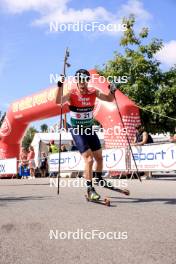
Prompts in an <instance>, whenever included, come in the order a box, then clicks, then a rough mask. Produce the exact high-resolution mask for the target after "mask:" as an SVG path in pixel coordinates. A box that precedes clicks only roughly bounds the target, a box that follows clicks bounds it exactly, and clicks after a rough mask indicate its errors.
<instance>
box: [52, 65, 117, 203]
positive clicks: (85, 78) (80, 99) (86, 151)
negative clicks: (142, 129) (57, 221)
mask: <svg viewBox="0 0 176 264" xmlns="http://www.w3.org/2000/svg"><path fill="white" fill-rule="evenodd" d="M61 80H62V81H59V82H58V92H57V98H56V103H57V104H59V103H60V102H61V94H62V90H61V89H63V81H64V76H62V77H61ZM75 80H76V83H77V87H76V88H75V89H71V90H70V91H69V92H68V93H67V94H66V95H64V96H63V97H62V103H65V102H67V101H68V103H69V108H70V116H71V128H70V132H71V134H72V137H73V140H74V142H75V145H76V147H77V148H78V150H79V152H80V153H81V155H82V157H83V159H84V162H85V174H84V175H85V179H86V181H87V182H86V185H87V193H88V197H89V198H90V199H91V200H98V199H100V195H99V194H98V193H97V192H96V191H95V188H94V187H93V185H92V176H93V177H95V180H96V182H97V183H99V182H100V183H101V184H102V185H103V186H106V185H107V182H106V181H105V180H104V179H103V178H102V168H103V157H102V149H101V144H100V140H99V138H98V136H97V134H96V133H95V131H93V130H92V125H93V109H94V105H95V100H96V98H99V99H100V100H103V101H107V102H112V101H113V100H114V96H113V93H114V92H115V90H116V88H115V86H114V85H110V86H109V88H110V92H109V94H108V95H107V94H104V93H102V92H101V91H100V90H98V89H95V88H94V87H89V88H88V82H89V80H90V73H89V72H88V71H87V70H85V69H80V70H78V71H77V72H76V73H75ZM75 128H77V129H79V134H78V133H74V129H75ZM93 159H95V162H96V166H95V172H93V171H92V167H93Z"/></svg>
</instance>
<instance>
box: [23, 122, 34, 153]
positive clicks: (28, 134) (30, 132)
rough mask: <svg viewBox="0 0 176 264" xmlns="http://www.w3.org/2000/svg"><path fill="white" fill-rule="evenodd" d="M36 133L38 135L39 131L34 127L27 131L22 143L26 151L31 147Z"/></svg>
mask: <svg viewBox="0 0 176 264" xmlns="http://www.w3.org/2000/svg"><path fill="white" fill-rule="evenodd" d="M35 133H38V131H37V130H36V129H35V128H34V127H30V128H29V129H28V130H27V131H26V134H25V136H24V138H23V141H22V147H24V148H25V149H28V148H29V146H30V145H31V142H32V140H33V138H34V136H35Z"/></svg>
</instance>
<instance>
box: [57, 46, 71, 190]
mask: <svg viewBox="0 0 176 264" xmlns="http://www.w3.org/2000/svg"><path fill="white" fill-rule="evenodd" d="M69 56H70V52H69V49H68V48H66V50H65V56H64V66H63V76H64V77H65V76H66V68H67V67H70V66H71V65H70V64H69V63H68V58H69ZM60 108H61V113H60V125H59V128H60V129H59V132H60V133H59V167H58V177H57V178H58V185H57V194H58V195H59V191H60V171H61V163H60V159H61V143H62V136H61V129H62V115H63V109H62V108H63V84H62V87H61V101H60Z"/></svg>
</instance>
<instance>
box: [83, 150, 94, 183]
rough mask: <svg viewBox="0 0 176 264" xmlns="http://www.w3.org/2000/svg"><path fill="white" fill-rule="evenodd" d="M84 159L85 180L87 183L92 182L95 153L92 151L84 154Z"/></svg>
mask: <svg viewBox="0 0 176 264" xmlns="http://www.w3.org/2000/svg"><path fill="white" fill-rule="evenodd" d="M82 157H83V159H84V163H85V171H84V173H85V176H84V177H85V179H86V180H87V181H92V167H93V153H92V151H91V150H90V149H88V150H86V151H85V152H84V153H82Z"/></svg>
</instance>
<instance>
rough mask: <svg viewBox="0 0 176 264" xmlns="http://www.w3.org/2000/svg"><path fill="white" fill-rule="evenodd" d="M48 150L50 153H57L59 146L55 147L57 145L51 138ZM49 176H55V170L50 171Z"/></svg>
mask: <svg viewBox="0 0 176 264" xmlns="http://www.w3.org/2000/svg"><path fill="white" fill-rule="evenodd" d="M49 152H50V153H51V154H54V153H59V148H58V147H57V145H55V143H54V140H51V141H50V144H49ZM50 177H57V172H51V173H50Z"/></svg>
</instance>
